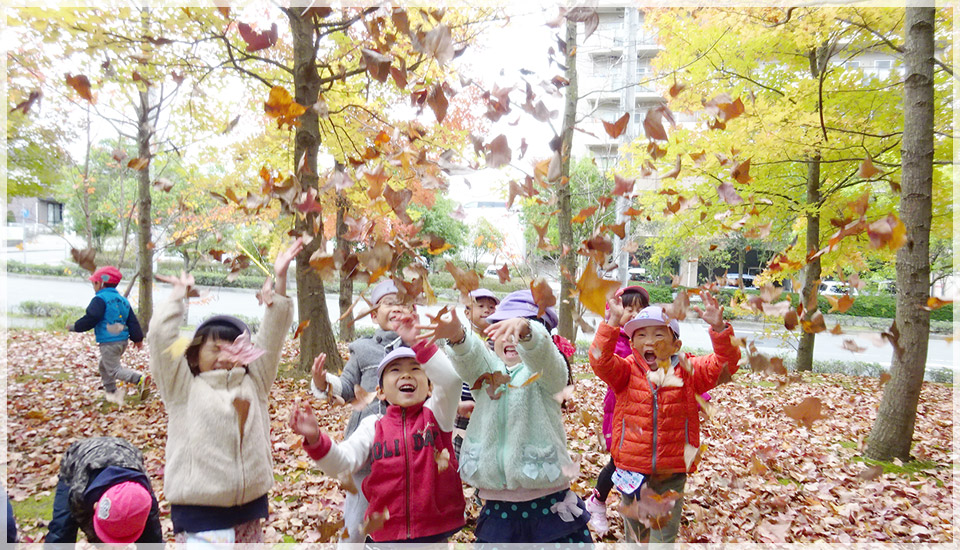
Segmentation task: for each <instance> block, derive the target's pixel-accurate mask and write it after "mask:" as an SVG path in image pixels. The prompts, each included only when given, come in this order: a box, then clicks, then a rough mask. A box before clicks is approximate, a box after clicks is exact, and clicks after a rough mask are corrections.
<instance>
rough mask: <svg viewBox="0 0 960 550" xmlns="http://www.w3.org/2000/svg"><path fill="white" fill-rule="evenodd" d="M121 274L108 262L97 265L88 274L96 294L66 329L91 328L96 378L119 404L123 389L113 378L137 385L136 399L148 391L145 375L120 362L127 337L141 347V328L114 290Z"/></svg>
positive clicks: (109, 399) (108, 399) (110, 397)
mask: <svg viewBox="0 0 960 550" xmlns="http://www.w3.org/2000/svg"><path fill="white" fill-rule="evenodd" d="M122 278H123V275H122V274H121V273H120V270H119V269H117V268H115V267H113V266H112V265H108V266H104V267H101V268H98V269H97V270H96V271H94V272H93V275H91V276H90V278H89V281H90V282H91V283H93V291H94V292H95V293H96V296H94V297H93V299H92V300H90V304H89V305H87V312H86V315H84V316H83V317H81V318H79V319H77V320H76V321H74V322H73V323H70V324H68V325H67V330H68V331H70V332H86V331H88V330H90V329H93V333H94V335H95V336H96V338H97V344H99V345H100V379H101V380H102V381H103V391H104V392H106V396H105V398H106V400H107V401H109V402H111V403H116V404H117V405H123V396H124V392H123V390H119V389H117V379H118V378H119V379H120V380H123V381H124V382H129V383H131V384H136V385H137V390H138V393H139V394H140V399H145V398H146V397H147V394H148V393H149V391H150V390H149V388H148V387H147V377H146V376H144V375H142V374H140V373H139V372H137V371H135V370H131V369H127V368H124V367H123V366H121V365H120V356H121V355H123V352H124V351H125V350H126V349H127V341H128V340H131V341H133V345H134V347H136V348H137V349H140V348H142V347H143V331H142V330H141V329H140V321H138V320H137V315H136V314H135V313H134V312H133V309H131V308H130V302H128V301H127V299H126V298H124V297H123V295H122V294H120V293H119V292H117V285H118V284H120V279H122Z"/></svg>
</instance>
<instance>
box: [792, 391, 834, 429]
mask: <svg viewBox="0 0 960 550" xmlns="http://www.w3.org/2000/svg"><path fill="white" fill-rule="evenodd" d="M822 407H823V403H822V402H821V401H820V400H819V399H817V398H816V397H807V398H805V399H804V400H803V401H801V402H800V403H799V404H797V405H786V406H784V407H783V412H784V413H786V415H787V416H789V417H790V418H792V419H794V420H796V421H797V422H800V423H802V424H803V425H804V426H806V427H807V429H808V430H809V429H812V428H813V422H814V421H815V420H822V419H824V418H826V417H825V416H823V415H822V414H821V412H820V411H821V408H822Z"/></svg>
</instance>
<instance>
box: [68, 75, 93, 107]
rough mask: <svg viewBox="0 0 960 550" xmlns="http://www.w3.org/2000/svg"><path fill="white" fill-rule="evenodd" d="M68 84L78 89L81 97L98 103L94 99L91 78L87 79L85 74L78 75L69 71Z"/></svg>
mask: <svg viewBox="0 0 960 550" xmlns="http://www.w3.org/2000/svg"><path fill="white" fill-rule="evenodd" d="M67 84H68V85H70V87H71V88H73V89H74V90H76V92H77V93H78V94H80V97H81V98H83V99H85V100H87V101H89V102H90V103H96V101H95V100H94V99H93V93H92V92H91V91H90V80H89V79H87V77H86V76H85V75H82V74H78V75H76V76H73V75H71V74H70V73H67Z"/></svg>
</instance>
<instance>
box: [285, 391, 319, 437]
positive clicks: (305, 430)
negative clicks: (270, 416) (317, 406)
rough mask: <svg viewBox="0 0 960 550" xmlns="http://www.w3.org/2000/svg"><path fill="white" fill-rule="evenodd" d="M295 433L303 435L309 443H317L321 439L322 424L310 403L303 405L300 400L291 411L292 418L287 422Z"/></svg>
mask: <svg viewBox="0 0 960 550" xmlns="http://www.w3.org/2000/svg"><path fill="white" fill-rule="evenodd" d="M287 423H288V424H289V426H290V429H291V430H293V433H295V434H297V435H302V436H303V439H304V441H305V442H306V444H307V445H315V444H316V443H317V440H319V439H320V425H319V424H318V423H317V417H316V415H314V414H313V409H311V408H310V406H309V405H301V404H300V400H299V399H297V402H296V403H294V405H293V410H292V411H290V420H289V421H288V422H287Z"/></svg>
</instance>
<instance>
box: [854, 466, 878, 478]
mask: <svg viewBox="0 0 960 550" xmlns="http://www.w3.org/2000/svg"><path fill="white" fill-rule="evenodd" d="M881 475H883V465H881V464H875V465H873V466H870V467H869V468H866V469H864V470H863V471H862V472H860V474H859V475H858V476H857V477H859V478H860V479H862V480H864V481H873V480H874V479H877V478H878V477H880V476H881Z"/></svg>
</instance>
